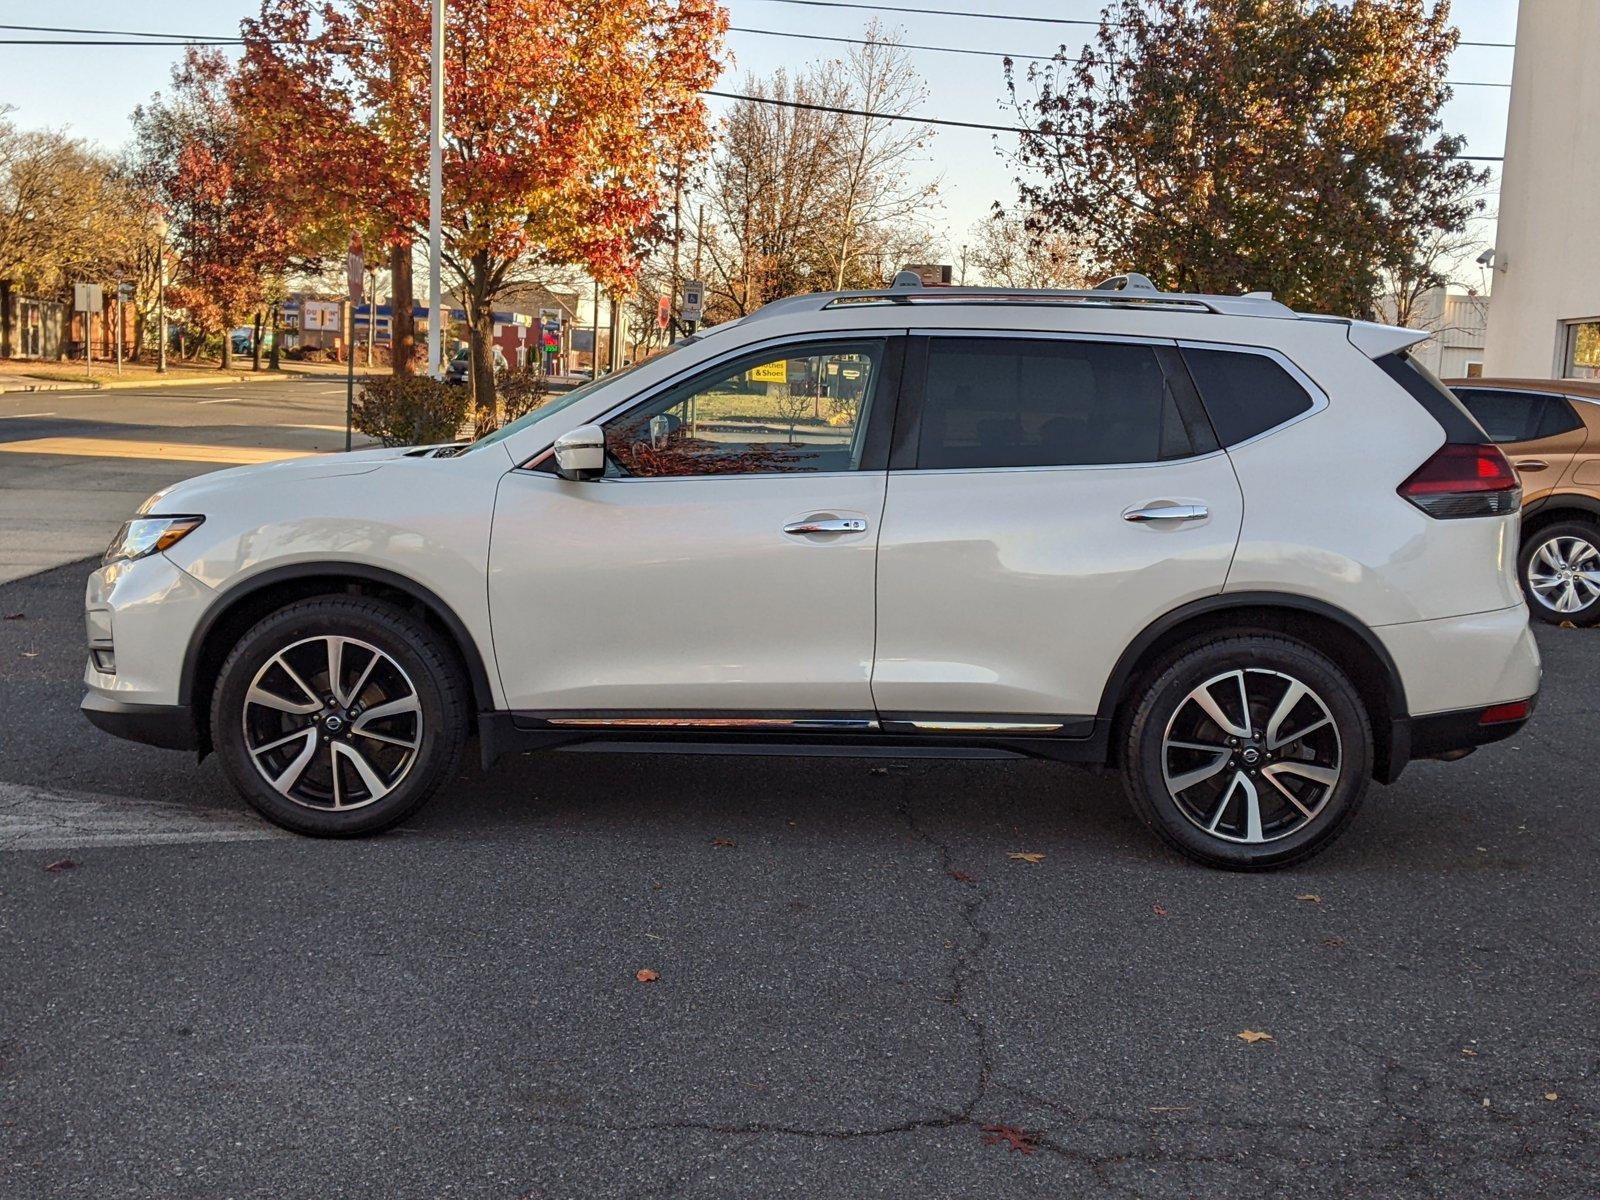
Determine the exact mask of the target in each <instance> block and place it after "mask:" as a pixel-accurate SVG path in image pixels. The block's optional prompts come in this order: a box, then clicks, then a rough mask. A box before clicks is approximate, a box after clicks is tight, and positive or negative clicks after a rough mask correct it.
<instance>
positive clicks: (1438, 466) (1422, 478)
mask: <svg viewBox="0 0 1600 1200" xmlns="http://www.w3.org/2000/svg"><path fill="white" fill-rule="evenodd" d="M1397 490H1398V491H1399V493H1400V494H1401V495H1402V496H1404V497H1405V498H1406V499H1407V500H1409V501H1411V503H1413V504H1415V505H1416V506H1417V507H1418V508H1420V509H1421V510H1422V511H1423V512H1425V513H1427V514H1428V515H1429V516H1430V517H1438V518H1440V519H1441V520H1449V519H1453V518H1456V517H1498V516H1502V515H1504V514H1505V513H1513V512H1516V511H1517V506H1518V505H1520V504H1521V503H1522V484H1521V483H1520V482H1519V481H1518V479H1517V473H1516V472H1515V471H1513V470H1512V469H1511V464H1510V463H1508V462H1507V461H1506V456H1505V455H1504V454H1501V453H1500V449H1499V447H1497V446H1489V445H1476V444H1472V443H1465V442H1446V443H1445V444H1444V445H1442V446H1440V447H1439V449H1438V451H1437V452H1435V454H1434V456H1433V457H1432V458H1430V459H1429V460H1428V461H1427V462H1425V463H1423V464H1422V465H1421V466H1420V467H1418V468H1417V469H1416V470H1415V471H1413V472H1412V473H1411V478H1410V479H1407V480H1406V481H1405V482H1404V483H1402V484H1401V485H1400V487H1399V488H1398V489H1397Z"/></svg>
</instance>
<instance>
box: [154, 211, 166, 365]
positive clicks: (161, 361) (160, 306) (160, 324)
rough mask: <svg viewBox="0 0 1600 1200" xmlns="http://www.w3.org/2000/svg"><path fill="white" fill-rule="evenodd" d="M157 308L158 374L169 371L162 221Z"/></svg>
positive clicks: (163, 226) (163, 225)
mask: <svg viewBox="0 0 1600 1200" xmlns="http://www.w3.org/2000/svg"><path fill="white" fill-rule="evenodd" d="M156 309H157V311H158V312H159V313H160V316H159V317H158V318H157V320H156V326H157V328H156V334H157V336H158V337H159V338H160V342H159V343H158V344H157V346H156V374H157V375H165V374H166V373H167V223H166V222H165V221H162V222H161V223H160V224H159V225H157V226H156Z"/></svg>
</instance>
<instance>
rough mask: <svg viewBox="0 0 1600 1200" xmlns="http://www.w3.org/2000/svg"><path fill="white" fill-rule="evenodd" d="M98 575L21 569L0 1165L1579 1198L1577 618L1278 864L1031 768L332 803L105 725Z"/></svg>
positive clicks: (528, 1187) (9, 759) (570, 763)
mask: <svg viewBox="0 0 1600 1200" xmlns="http://www.w3.org/2000/svg"><path fill="white" fill-rule="evenodd" d="M87 569H88V568H87V566H85V565H81V564H80V565H74V566H69V567H65V568H61V569H59V570H56V571H52V572H49V573H46V574H44V575H39V576H34V577H32V578H29V579H24V580H21V581H19V582H16V583H12V584H9V585H6V586H4V587H0V612H3V613H6V614H9V613H15V612H22V613H24V614H25V617H24V618H23V619H20V620H15V621H6V622H3V623H0V711H3V713H4V716H5V724H4V728H5V734H4V736H3V740H0V802H3V803H0V1195H3V1196H6V1197H11V1196H16V1197H28V1198H30V1200H31V1198H34V1197H55V1196H63V1197H65V1196H73V1197H78V1196H94V1197H96V1198H101V1197H160V1198H162V1200H169V1198H179V1197H206V1198H210V1197H301V1196H304V1197H318V1198H321V1197H328V1196H339V1197H365V1196H373V1197H379V1196H408V1197H409V1196H429V1197H432V1196H485V1197H539V1198H547V1197H548V1198H551V1200H556V1198H563V1200H564V1198H567V1197H578V1196H582V1197H675V1198H676V1197H683V1198H694V1200H699V1198H723V1197H727V1198H734V1197H738V1198H744V1197H753V1196H760V1197H764V1198H765V1197H788V1196H792V1197H807V1198H810V1197H822V1196H829V1197H832V1196H841V1197H864V1196H873V1197H878V1196H884V1197H901V1196H904V1197H913V1196H915V1197H927V1196H937V1197H978V1196H982V1197H986V1198H987V1197H997V1196H1006V1197H1009V1196H1040V1197H1067V1196H1085V1197H1102V1196H1105V1197H1169V1196H1170V1197H1189V1196H1199V1197H1219V1196H1247V1195H1248V1196H1255V1195H1262V1196H1265V1195H1271V1196H1274V1197H1302V1196H1304V1197H1324V1196H1326V1197H1374V1198H1379V1197H1382V1198H1385V1200H1387V1198H1392V1197H1397V1196H1405V1197H1408V1198H1410V1197H1439V1198H1441V1200H1446V1198H1447V1200H1463V1198H1471V1197H1497V1198H1498V1197H1521V1196H1530V1197H1532V1196H1537V1197H1541V1198H1547V1197H1569V1196H1570V1197H1590V1196H1593V1195H1595V1194H1596V1193H1597V1192H1600V1147H1597V1145H1596V1134H1595V1129H1596V1110H1597V1107H1600V1088H1597V1086H1596V1072H1597V1070H1600V1041H1597V1039H1596V1037H1595V1034H1594V1030H1595V1029H1596V1028H1597V1027H1600V1020H1597V1016H1600V1013H1597V1009H1600V954H1597V950H1600V932H1597V926H1596V922H1595V915H1596V902H1595V898H1594V877H1595V872H1594V864H1595V862H1596V857H1597V856H1596V851H1597V849H1600V822H1597V821H1596V820H1595V815H1596V808H1597V806H1600V787H1597V786H1596V785H1595V783H1594V781H1593V775H1594V773H1593V770H1592V768H1591V766H1590V765H1589V764H1590V763H1591V762H1592V760H1593V756H1594V753H1595V749H1596V746H1595V737H1596V733H1595V718H1596V715H1597V713H1600V670H1597V667H1600V631H1594V632H1589V631H1581V630H1541V631H1540V635H1539V636H1540V642H1541V645H1542V646H1543V648H1544V651H1545V654H1546V659H1547V664H1546V665H1547V675H1546V686H1545V693H1544V697H1543V700H1542V703H1541V708H1540V711H1539V713H1538V716H1537V717H1536V719H1535V721H1534V723H1533V724H1532V725H1531V726H1530V727H1529V729H1528V730H1527V731H1526V732H1525V733H1524V735H1523V736H1521V737H1520V738H1518V739H1516V740H1514V741H1512V742H1509V743H1505V744H1502V745H1499V746H1493V747H1489V748H1487V749H1485V750H1483V751H1481V752H1480V753H1478V754H1477V755H1475V756H1473V757H1472V758H1469V759H1467V760H1465V761H1463V762H1461V763H1457V764H1454V765H1451V766H1443V765H1435V764H1419V765H1417V766H1414V767H1413V768H1411V769H1410V770H1409V771H1408V772H1407V773H1406V775H1405V776H1404V777H1403V778H1402V780H1401V781H1400V783H1399V784H1398V785H1397V786H1395V787H1392V788H1387V789H1380V788H1374V790H1373V792H1372V794H1371V796H1370V797H1369V800H1368V804H1367V808H1366V810H1365V811H1364V812H1363V813H1362V814H1361V815H1360V816H1359V817H1358V818H1357V819H1356V821H1355V823H1354V825H1353V826H1352V827H1351V829H1350V831H1349V832H1348V833H1347V834H1346V836H1345V837H1344V838H1343V840H1342V841H1340V842H1339V843H1338V844H1337V845H1336V846H1335V847H1334V848H1333V849H1332V850H1330V851H1329V852H1328V853H1327V854H1325V855H1323V856H1322V857H1321V858H1319V859H1317V860H1315V861H1313V862H1312V863H1310V864H1307V865H1304V866H1302V867H1299V868H1295V869H1293V870H1290V871H1288V872H1283V873H1278V874H1269V875H1254V876H1242V875H1231V874H1222V873H1216V872H1209V871H1205V870H1202V869H1200V868H1197V867H1193V866H1191V865H1189V864H1187V863H1185V862H1182V861H1180V860H1178V859H1176V858H1174V857H1172V856H1171V855H1169V854H1167V853H1166V852H1164V851H1163V850H1161V849H1160V848H1158V846H1157V845H1156V843H1155V842H1154V840H1153V839H1152V838H1150V837H1148V836H1147V835H1146V834H1145V833H1144V831H1143V830H1142V828H1141V827H1140V826H1139V825H1138V824H1137V823H1136V822H1135V820H1134V819H1133V818H1132V817H1131V815H1130V814H1129V813H1128V811H1127V809H1126V807H1125V805H1124V804H1123V802H1122V799H1121V795H1120V791H1119V788H1118V785H1117V782H1116V780H1115V778H1114V777H1112V776H1109V775H1097V774H1093V773H1088V772H1083V771H1077V770H1072V769H1069V768H1064V767H1059V766H1052V765H1048V764H1041V763H1028V762H1016V763H992V762H986V763H958V762H952V763H940V762H928V761H921V760H918V761H907V762H903V763H902V762H897V763H894V764H891V765H889V766H887V768H885V766H884V765H883V764H881V763H872V762H853V761H849V760H833V759H818V760H810V759H794V760H785V759H754V758H734V759H698V760H697V759H690V758H685V757H678V756H663V757H659V758H651V757H647V756H634V755H617V756H608V755H598V754H572V755H547V756H543V757H524V758H518V759H514V760H508V761H505V762H502V763H501V764H499V765H498V766H497V767H496V769H495V770H494V771H493V772H492V773H491V774H490V775H488V776H487V777H485V776H483V775H481V774H480V773H479V772H477V771H476V770H470V771H468V772H466V773H464V774H463V776H462V778H461V779H460V780H459V781H458V783H457V784H456V785H455V786H454V787H452V788H451V789H450V790H449V791H448V792H447V793H445V794H444V795H442V796H441V797H439V798H438V799H437V800H435V801H434V802H433V803H432V804H431V805H430V806H429V807H428V808H427V809H426V810H425V811H424V812H423V813H421V814H419V816H418V817H417V818H416V819H414V820H413V821H412V822H411V823H410V824H409V825H408V826H406V827H405V828H404V829H402V830H400V831H398V832H395V833H393V834H390V835H387V836H384V837H380V838H376V839H370V840H365V841H357V842H325V841H311V840H306V839H300V838H292V837H275V836H260V837H258V836H255V832H256V831H257V830H258V829H259V826H257V825H255V824H254V818H253V817H251V816H249V814H248V813H245V812H243V811H242V809H241V806H240V804H239V802H238V801H237V800H235V799H234V798H233V796H232V795H231V794H230V792H229V791H228V789H227V786H226V784H225V783H224V782H223V780H222V776H221V773H220V771H219V770H218V769H217V766H216V764H215V762H213V761H208V762H206V763H204V764H201V765H199V766H196V765H195V764H194V762H193V760H192V759H191V758H188V757H186V756H184V755H181V754H173V753H167V752H163V751H158V750H152V749H148V748H145V747H139V746H132V745H128V744H123V743H118V742H115V741H113V740H112V739H110V738H107V737H105V736H103V735H101V734H99V733H98V732H97V731H95V730H94V729H92V728H91V727H90V726H88V725H87V723H85V722H83V721H82V720H81V719H80V718H79V717H78V715H77V712H76V705H77V701H78V697H79V688H78V684H77V679H78V675H79V672H80V671H81V656H82V651H81V648H80V640H81V618H80V615H79V598H80V595H81V589H82V581H83V577H84V575H85V573H86V572H87ZM119 798H120V799H121V800H122V801H123V802H124V803H125V804H126V806H127V810H128V812H127V815H126V819H125V820H122V819H120V818H119V815H118V813H117V801H118V799H119ZM58 814H59V819H58ZM7 821H10V822H11V823H10V825H7V824H6V822H7ZM7 829H10V830H11V831H12V833H13V835H14V836H13V837H12V840H11V841H10V842H7V841H6V831H7ZM52 830H56V832H54V833H52ZM717 838H721V839H731V840H732V841H733V843H734V844H733V845H732V846H714V845H713V844H712V842H713V839H717ZM69 839H76V840H69ZM52 841H55V842H60V843H62V844H63V845H66V846H67V847H68V848H65V849H61V848H55V847H54V846H52V844H51V843H52ZM1020 851H1031V852H1036V853H1042V854H1043V855H1044V856H1045V857H1044V858H1043V860H1042V861H1041V862H1039V863H1037V864H1029V863H1025V862H1019V861H1015V860H1012V859H1010V858H1008V857H1007V856H1008V854H1010V853H1012V852H1020ZM62 858H69V859H70V860H71V861H73V862H74V863H76V866H74V867H71V868H60V869H57V870H55V871H46V870H44V869H43V868H44V867H45V866H46V865H48V864H51V863H52V862H59V860H60V859H62ZM1303 896H1315V897H1317V899H1315V900H1309V899H1298V898H1297V897H1303ZM641 968H650V969H652V970H654V971H657V972H658V973H659V975H660V978H659V980H658V981H657V982H655V983H650V984H642V983H639V982H637V981H636V979H635V972H636V971H637V970H639V969H641ZM1246 1028H1249V1029H1255V1030H1263V1031H1267V1032H1270V1033H1271V1034H1272V1035H1273V1040H1272V1041H1268V1042H1262V1043H1259V1044H1256V1045H1246V1044H1245V1043H1244V1042H1242V1041H1240V1040H1239V1039H1238V1037H1237V1036H1236V1035H1237V1034H1238V1033H1239V1032H1240V1031H1241V1030H1244V1029H1246ZM1469 1052H1470V1053H1469ZM1547 1096H1554V1097H1555V1099H1553V1100H1551V1099H1546V1097H1547ZM985 1126H1005V1127H1008V1128H1010V1129H1013V1130H1017V1131H1021V1132H1022V1133H1024V1134H1027V1135H1030V1136H1031V1143H1030V1144H1032V1145H1033V1146H1034V1148H1033V1149H1032V1151H1031V1152H1024V1151H1022V1150H1015V1149H1012V1148H1010V1146H1009V1144H1008V1143H1007V1142H1006V1141H1005V1140H1004V1139H1003V1138H1002V1139H1000V1140H998V1141H986V1140H985V1136H984V1133H983V1127H985Z"/></svg>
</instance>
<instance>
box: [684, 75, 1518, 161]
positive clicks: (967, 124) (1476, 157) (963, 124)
mask: <svg viewBox="0 0 1600 1200" xmlns="http://www.w3.org/2000/svg"><path fill="white" fill-rule="evenodd" d="M700 94H701V95H702V96H716V97H717V98H718V99H720V100H746V101H748V102H750V103H751V104H770V105H775V106H777V107H778V108H798V109H803V110H805V111H806V112H825V113H837V114H838V115H840V116H845V117H871V118H872V119H873V120H877V121H905V122H908V123H910V124H914V125H945V126H950V127H953V128H956V129H985V130H989V131H991V132H994V133H1030V134H1034V135H1036V136H1037V135H1038V134H1039V131H1038V130H1037V129H1029V128H1027V127H1026V126H1022V125H988V124H985V123H983V122H981V121H952V120H949V119H947V118H943V117H914V116H912V115H911V114H910V113H875V112H868V111H867V110H866V109H862V108H841V107H839V106H837V105H833V104H811V103H808V102H806V101H804V100H779V99H777V98H776V97H773V96H746V95H744V94H742V93H740V92H719V91H714V90H710V89H708V90H706V91H704V92H701V93H700ZM1451 158H1452V159H1454V160H1456V161H1459V162H1504V161H1505V157H1504V156H1503V155H1489V154H1454V155H1451Z"/></svg>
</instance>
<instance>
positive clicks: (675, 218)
mask: <svg viewBox="0 0 1600 1200" xmlns="http://www.w3.org/2000/svg"><path fill="white" fill-rule="evenodd" d="M682 249H683V155H682V154H680V155H678V166H677V169H676V170H675V171H674V172H673V176H672V290H671V291H670V292H669V293H668V295H669V296H670V297H671V298H670V300H669V301H668V308H667V344H668V345H669V346H670V345H671V344H672V343H673V342H676V341H677V340H678V255H679V252H680V251H681V250H682Z"/></svg>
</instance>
